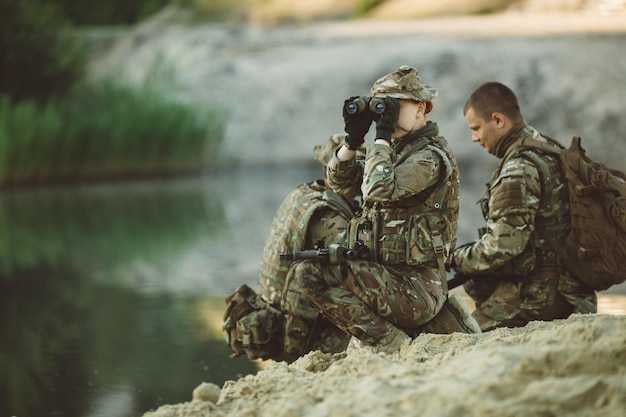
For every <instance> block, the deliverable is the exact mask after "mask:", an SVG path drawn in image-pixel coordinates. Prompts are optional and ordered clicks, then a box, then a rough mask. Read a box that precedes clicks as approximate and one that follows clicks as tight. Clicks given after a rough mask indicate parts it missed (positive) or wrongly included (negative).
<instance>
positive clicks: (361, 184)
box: [294, 65, 479, 353]
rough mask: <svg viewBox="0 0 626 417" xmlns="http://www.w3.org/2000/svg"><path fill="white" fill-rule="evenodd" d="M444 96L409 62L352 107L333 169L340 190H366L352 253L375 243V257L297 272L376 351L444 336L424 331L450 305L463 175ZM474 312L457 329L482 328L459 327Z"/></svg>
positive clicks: (318, 302) (330, 313)
mask: <svg viewBox="0 0 626 417" xmlns="http://www.w3.org/2000/svg"><path fill="white" fill-rule="evenodd" d="M436 96H437V90H436V89H434V88H431V87H429V86H427V85H425V84H423V83H422V81H421V79H420V77H419V76H418V72H417V70H416V69H415V68H413V67H410V66H406V65H404V66H401V67H400V68H398V69H397V70H396V71H394V72H392V73H390V74H387V75H385V76H383V77H381V78H380V79H378V80H377V81H376V82H375V83H374V85H373V87H372V89H371V96H365V97H357V96H355V97H351V98H349V99H348V100H346V101H345V103H344V106H343V117H344V121H345V130H346V132H347V133H348V135H347V137H346V142H345V144H344V145H343V146H341V147H340V148H339V149H338V150H337V152H336V153H335V154H334V156H333V158H332V159H331V161H330V162H329V164H328V171H327V172H328V180H329V183H330V185H331V186H332V187H333V189H334V190H335V191H336V192H338V193H339V194H342V195H346V194H351V193H355V192H362V198H363V204H362V210H361V212H360V213H359V215H358V216H356V217H355V218H353V219H352V221H351V222H350V227H349V247H350V248H354V247H359V248H363V247H365V248H367V254H368V255H367V256H366V257H360V258H359V259H351V260H347V261H345V262H339V263H332V262H321V261H314V260H305V261H301V262H300V263H298V264H297V266H296V269H295V274H294V277H295V279H296V282H297V284H298V288H300V289H301V291H302V294H303V295H304V296H305V297H306V298H307V299H308V300H309V301H310V302H311V304H312V305H313V306H314V307H315V308H316V309H317V310H318V311H319V312H320V314H321V315H322V316H323V317H324V318H326V319H327V320H329V321H330V322H332V323H334V324H335V325H336V326H337V327H338V328H340V329H342V330H343V331H344V332H346V333H349V334H351V335H352V336H353V338H354V340H355V344H356V345H360V346H363V347H364V348H366V349H372V350H374V351H376V352H383V353H392V352H395V351H397V350H399V349H400V346H401V345H402V344H404V343H405V342H409V341H410V340H411V338H412V337H414V336H416V335H417V334H419V333H420V332H423V331H432V332H434V330H431V329H427V330H424V327H428V326H427V325H428V324H429V323H431V322H433V321H435V320H434V319H435V318H437V317H439V316H440V313H442V312H446V311H449V310H448V307H450V306H449V299H448V292H447V287H446V275H445V272H446V271H445V261H446V259H447V257H448V256H449V255H450V254H451V252H452V250H453V249H454V245H455V243H456V228H457V219H458V209H459V195H458V191H459V178H458V168H457V164H456V160H455V158H454V155H453V152H452V151H451V149H450V148H449V146H448V144H447V142H446V140H445V139H444V138H443V137H442V136H440V135H439V128H438V126H437V124H436V123H435V122H432V121H431V120H429V118H428V113H429V112H430V111H431V109H432V108H433V105H432V100H433V99H434V98H435V97H436ZM372 124H375V126H376V137H375V140H374V142H373V143H370V144H368V145H367V154H366V157H365V160H364V162H362V163H360V162H359V161H357V160H356V159H355V155H356V149H357V148H358V147H360V146H361V145H362V144H363V143H364V141H365V135H366V133H367V132H368V131H369V129H370V126H371V125H372ZM461 301H462V300H461ZM452 302H454V299H452ZM464 310H467V307H466V306H465V305H464V303H460V304H457V305H456V306H454V313H453V314H451V315H450V318H451V321H452V322H453V323H451V324H452V325H453V326H458V327H459V331H465V332H468V333H469V332H474V331H479V330H478V326H477V325H476V323H475V321H474V320H473V319H471V317H468V318H469V319H471V322H470V323H465V322H463V319H462V318H460V319H459V322H462V323H457V319H456V317H461V316H462V315H463V311H464ZM467 313H468V316H469V311H467ZM442 321H446V320H442ZM460 324H462V326H459V325H460ZM471 324H474V325H475V326H476V327H475V328H474V327H472V325H471ZM439 331H441V332H448V333H451V332H452V331H456V330H452V329H450V327H448V326H447V325H446V326H443V329H441V330H439Z"/></svg>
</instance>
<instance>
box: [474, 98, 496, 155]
mask: <svg viewBox="0 0 626 417" xmlns="http://www.w3.org/2000/svg"><path fill="white" fill-rule="evenodd" d="M465 120H466V121H467V125H468V126H469V128H470V130H471V131H472V142H477V143H480V146H482V147H483V148H485V149H486V150H487V152H489V153H493V150H494V149H495V147H496V144H497V143H498V141H499V140H500V138H502V132H501V126H500V122H499V121H498V119H497V118H491V119H489V120H485V119H483V118H482V117H480V116H478V115H477V114H476V113H475V112H474V108H473V107H470V108H469V109H468V110H467V112H465Z"/></svg>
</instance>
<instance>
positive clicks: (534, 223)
mask: <svg viewBox="0 0 626 417" xmlns="http://www.w3.org/2000/svg"><path fill="white" fill-rule="evenodd" d="M526 138H533V139H537V138H539V139H540V140H542V139H545V138H541V137H540V136H539V134H538V133H537V131H536V130H535V129H533V128H532V127H531V126H529V125H528V124H526V123H525V122H522V123H520V124H518V125H516V126H515V127H514V128H513V129H512V130H511V132H510V133H509V134H508V135H507V136H505V137H503V138H502V139H501V140H500V141H499V142H498V144H497V146H496V149H495V153H496V156H498V157H500V158H502V159H501V162H500V165H499V166H498V168H497V169H496V170H495V171H494V173H493V176H492V179H491V181H490V183H489V184H488V189H487V191H486V194H485V196H484V197H483V198H482V200H481V206H482V211H483V216H484V217H485V220H486V227H485V228H484V229H483V230H482V233H481V238H480V240H478V241H476V242H474V243H472V244H469V245H463V246H461V247H460V248H458V249H457V250H456V251H455V253H454V257H453V264H454V266H455V268H456V269H457V270H458V271H459V272H460V273H462V274H470V275H477V276H480V279H472V280H470V281H468V282H467V283H466V284H465V290H466V292H467V293H468V294H469V295H470V296H471V297H472V298H473V299H474V301H475V302H476V310H475V311H474V313H473V316H474V317H475V318H476V320H477V321H478V323H479V325H480V327H481V329H482V330H483V331H485V330H491V329H494V328H496V327H515V326H524V325H525V324H527V323H528V322H529V321H531V320H552V319H557V318H565V317H567V316H569V315H570V314H571V313H592V312H595V311H596V296H595V293H594V292H593V291H592V290H591V289H589V288H588V287H586V286H585V285H584V284H583V283H582V282H580V281H578V280H576V279H575V278H573V277H572V275H571V274H569V273H568V272H567V271H566V270H565V267H564V265H562V264H561V263H560V262H559V259H558V258H557V256H556V254H555V253H554V252H553V251H552V250H551V249H550V248H549V247H548V245H547V243H546V244H544V242H542V241H541V240H540V239H537V238H535V236H534V234H533V232H534V231H535V229H536V228H541V229H542V230H546V231H548V232H550V234H551V235H552V236H553V237H554V239H555V240H556V241H558V242H562V241H563V240H564V239H565V237H566V236H567V233H568V231H569V200H568V196H567V188H566V187H565V184H564V182H563V177H562V174H561V171H560V167H559V161H558V159H557V158H556V157H555V156H553V155H549V154H544V153H542V152H539V151H536V150H530V149H528V148H524V147H523V146H520V143H521V141H522V140H524V139H526ZM533 154H534V155H533ZM537 157H539V158H541V160H542V161H543V162H544V167H545V168H544V169H546V170H547V172H549V173H547V175H546V174H544V173H541V172H540V169H541V168H539V167H538V166H537V162H535V161H534V160H535V158H537ZM539 162H540V161H539ZM542 176H548V177H549V179H548V180H549V181H550V182H551V184H550V185H551V188H552V190H553V192H552V195H551V198H545V197H542V189H543V185H542V179H541V178H542Z"/></svg>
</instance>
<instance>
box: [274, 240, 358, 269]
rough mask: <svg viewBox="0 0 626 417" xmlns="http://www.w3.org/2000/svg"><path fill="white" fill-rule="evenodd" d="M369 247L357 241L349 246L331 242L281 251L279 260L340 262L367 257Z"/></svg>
mask: <svg viewBox="0 0 626 417" xmlns="http://www.w3.org/2000/svg"><path fill="white" fill-rule="evenodd" d="M369 254H370V251H369V248H368V247H367V246H365V245H363V244H360V243H357V244H356V245H355V246H354V247H352V248H350V247H348V246H346V245H343V244H340V243H333V244H332V245H330V246H328V247H327V248H321V249H310V250H303V251H299V252H292V253H281V254H280V260H281V261H304V260H314V261H323V262H328V263H331V264H340V263H342V262H345V261H348V260H355V259H369Z"/></svg>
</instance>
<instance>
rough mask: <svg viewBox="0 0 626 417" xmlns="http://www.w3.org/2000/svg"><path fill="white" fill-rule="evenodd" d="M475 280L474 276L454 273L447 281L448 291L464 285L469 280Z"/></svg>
mask: <svg viewBox="0 0 626 417" xmlns="http://www.w3.org/2000/svg"><path fill="white" fill-rule="evenodd" d="M473 278H476V275H469V274H463V273H461V272H456V273H455V274H454V276H453V277H452V278H450V279H449V280H448V290H451V289H453V288H456V287H460V286H461V285H463V284H465V283H466V282H467V281H469V280H470V279H473Z"/></svg>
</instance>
